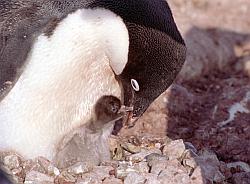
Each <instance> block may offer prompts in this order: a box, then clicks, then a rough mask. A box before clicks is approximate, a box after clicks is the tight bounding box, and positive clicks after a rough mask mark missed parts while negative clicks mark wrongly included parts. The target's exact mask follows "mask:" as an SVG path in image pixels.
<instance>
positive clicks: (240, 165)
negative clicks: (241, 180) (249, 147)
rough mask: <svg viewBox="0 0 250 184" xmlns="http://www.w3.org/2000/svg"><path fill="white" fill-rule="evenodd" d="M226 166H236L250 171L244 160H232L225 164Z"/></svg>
mask: <svg viewBox="0 0 250 184" xmlns="http://www.w3.org/2000/svg"><path fill="white" fill-rule="evenodd" d="M227 167H228V168H230V169H231V168H237V167H240V168H241V170H242V171H244V172H250V166H249V165H248V164H247V163H245V162H232V163H228V164H227Z"/></svg>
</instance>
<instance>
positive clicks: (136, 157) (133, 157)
mask: <svg viewBox="0 0 250 184" xmlns="http://www.w3.org/2000/svg"><path fill="white" fill-rule="evenodd" d="M152 153H158V154H161V151H160V150H159V149H149V150H146V149H143V150H142V151H141V152H140V153H136V154H133V155H131V156H129V157H128V158H127V160H130V161H132V162H141V161H143V160H144V159H145V157H146V156H148V155H150V154H152Z"/></svg>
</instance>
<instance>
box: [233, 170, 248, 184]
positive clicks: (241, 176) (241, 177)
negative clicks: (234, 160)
mask: <svg viewBox="0 0 250 184" xmlns="http://www.w3.org/2000/svg"><path fill="white" fill-rule="evenodd" d="M233 182H234V183H235V184H238V183H239V184H249V183H250V172H243V173H236V174H234V175H233Z"/></svg>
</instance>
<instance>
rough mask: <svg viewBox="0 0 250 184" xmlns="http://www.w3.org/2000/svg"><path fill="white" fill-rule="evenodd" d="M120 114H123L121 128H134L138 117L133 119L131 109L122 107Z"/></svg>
mask: <svg viewBox="0 0 250 184" xmlns="http://www.w3.org/2000/svg"><path fill="white" fill-rule="evenodd" d="M118 113H120V114H123V122H122V124H123V126H124V127H125V128H132V127H134V126H135V123H136V121H137V120H138V119H139V118H138V117H133V116H132V115H133V107H127V106H125V105H122V106H121V108H120V110H119V112H118Z"/></svg>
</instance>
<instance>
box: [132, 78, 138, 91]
mask: <svg viewBox="0 0 250 184" xmlns="http://www.w3.org/2000/svg"><path fill="white" fill-rule="evenodd" d="M131 85H132V87H133V89H134V90H135V91H139V90H140V86H139V84H138V82H137V81H136V80H135V79H131Z"/></svg>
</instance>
